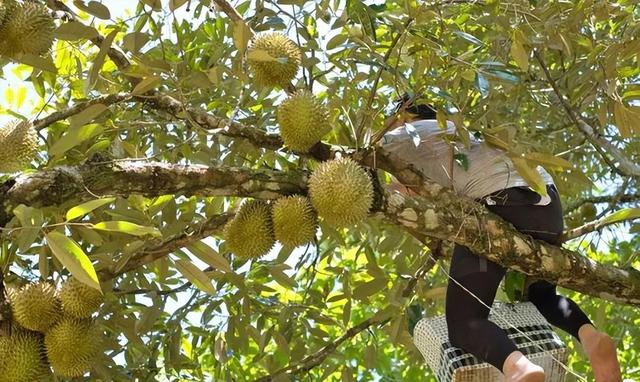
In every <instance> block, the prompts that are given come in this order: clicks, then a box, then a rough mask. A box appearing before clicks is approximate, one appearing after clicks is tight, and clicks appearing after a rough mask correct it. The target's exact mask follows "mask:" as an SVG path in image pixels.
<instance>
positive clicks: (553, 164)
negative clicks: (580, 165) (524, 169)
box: [524, 153, 573, 171]
mask: <svg viewBox="0 0 640 382" xmlns="http://www.w3.org/2000/svg"><path fill="white" fill-rule="evenodd" d="M524 157H525V158H526V159H527V160H528V161H529V162H534V163H537V164H539V165H541V166H543V167H546V168H549V169H552V170H558V171H562V170H564V169H567V168H572V167H573V166H572V165H571V162H569V161H568V160H566V159H562V158H559V157H557V156H554V155H550V154H545V153H527V154H525V155H524Z"/></svg>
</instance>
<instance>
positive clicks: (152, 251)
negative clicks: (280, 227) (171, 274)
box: [98, 214, 233, 282]
mask: <svg viewBox="0 0 640 382" xmlns="http://www.w3.org/2000/svg"><path fill="white" fill-rule="evenodd" d="M232 217H233V214H221V215H216V216H213V217H211V218H210V219H208V220H207V221H206V222H204V224H202V225H201V226H200V227H198V228H197V229H195V230H192V232H185V233H183V234H182V235H180V236H178V237H175V238H171V239H169V240H166V241H164V242H162V243H160V244H158V245H156V246H155V247H153V248H146V249H144V250H143V251H140V252H138V253H136V254H135V255H134V256H132V257H131V259H129V261H128V262H127V263H126V264H125V265H124V266H122V267H121V268H120V269H117V270H111V269H102V270H100V272H99V274H98V276H99V278H100V280H101V281H103V282H104V281H108V280H111V279H114V278H116V277H118V276H120V275H123V274H125V273H127V272H131V271H134V270H136V269H138V268H140V267H142V266H144V265H147V264H151V263H153V262H154V261H156V260H158V259H161V258H163V257H165V256H168V255H169V254H171V253H173V252H175V251H177V250H178V249H180V248H184V247H188V246H189V245H190V244H192V243H195V242H197V241H200V240H202V239H204V238H207V237H209V236H211V235H213V234H215V233H219V232H220V230H221V229H222V227H224V225H225V224H226V223H227V221H229V219H231V218H232Z"/></svg>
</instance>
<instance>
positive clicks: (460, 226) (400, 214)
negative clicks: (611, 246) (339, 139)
mask: <svg viewBox="0 0 640 382" xmlns="http://www.w3.org/2000/svg"><path fill="white" fill-rule="evenodd" d="M355 157H356V158H358V159H359V160H360V161H361V162H363V163H366V164H367V165H373V164H376V165H377V166H378V167H380V168H382V169H384V170H385V171H388V172H389V173H391V174H393V175H394V176H395V177H396V178H398V179H399V180H400V181H401V182H402V183H403V184H404V185H406V186H407V187H409V188H411V189H412V190H413V191H415V192H416V193H417V194H418V195H419V196H416V197H403V196H401V195H400V194H399V193H395V194H393V195H390V196H388V197H387V199H386V202H387V205H386V207H385V208H384V209H383V211H382V212H383V213H384V214H385V215H386V216H387V217H388V218H389V219H390V220H391V221H393V222H395V223H396V224H399V225H400V226H403V227H404V228H405V229H406V230H407V232H409V233H411V234H412V235H413V236H415V237H416V238H417V239H418V240H421V241H423V242H425V243H426V237H431V238H437V239H442V240H446V241H450V242H454V243H456V244H460V245H464V246H466V247H468V248H469V249H471V251H473V253H476V254H478V255H479V256H483V257H486V258H487V259H489V260H491V261H493V262H496V263H498V264H500V265H502V266H504V267H506V268H509V269H513V270H516V271H520V272H522V273H525V274H528V275H531V276H536V277H538V278H542V279H545V280H548V281H550V282H553V283H555V284H557V285H560V286H563V287H566V288H570V289H573V290H576V291H578V292H582V293H585V294H589V295H591V296H595V297H601V298H605V299H608V300H611V301H619V302H623V303H627V304H633V305H640V272H639V271H638V270H635V269H633V268H629V269H620V268H615V267H613V266H609V265H604V264H599V263H597V262H595V261H593V260H591V259H589V258H587V257H585V256H582V255H580V254H579V253H576V252H572V251H569V250H566V249H563V248H560V247H556V246H553V245H550V244H547V243H544V242H541V241H536V240H534V239H533V238H531V237H530V236H527V235H524V234H522V233H520V232H518V231H517V230H516V229H515V228H514V227H513V226H512V225H511V224H510V223H508V222H506V221H504V220H503V219H502V218H500V217H499V216H497V215H495V214H493V213H491V212H490V211H489V210H487V209H486V208H484V206H482V205H480V204H479V203H477V202H475V201H473V200H471V199H469V198H467V197H464V196H462V195H458V194H456V193H454V192H452V191H451V190H448V189H446V188H444V187H442V186H440V185H439V184H437V183H434V182H432V181H430V180H428V179H426V178H425V177H424V176H423V175H422V174H421V173H420V172H419V171H417V170H416V169H415V168H414V167H413V166H412V165H411V164H410V163H407V162H404V161H402V160H400V159H399V158H398V157H397V156H396V155H393V154H388V153H385V152H382V151H377V152H373V151H361V152H359V153H358V154H357V155H356V156H355Z"/></svg>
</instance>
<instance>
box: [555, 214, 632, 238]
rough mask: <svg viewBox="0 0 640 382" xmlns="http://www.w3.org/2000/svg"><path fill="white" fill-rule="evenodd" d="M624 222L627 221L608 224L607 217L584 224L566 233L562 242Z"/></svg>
mask: <svg viewBox="0 0 640 382" xmlns="http://www.w3.org/2000/svg"><path fill="white" fill-rule="evenodd" d="M634 219H636V218H635V217H634V218H630V219H626V221H629V220H634ZM623 221H625V220H618V221H615V222H607V221H606V217H604V218H601V219H597V220H594V221H592V222H589V223H587V224H584V225H582V226H580V227H577V228H574V229H572V230H569V231H566V232H565V233H563V234H562V239H561V240H562V241H568V240H571V239H575V238H576V237H580V236H582V235H586V234H588V233H591V232H595V231H599V230H601V229H603V228H604V227H607V226H610V225H613V224H618V223H622V222H623Z"/></svg>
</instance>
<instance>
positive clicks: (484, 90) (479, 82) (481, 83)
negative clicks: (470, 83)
mask: <svg viewBox="0 0 640 382" xmlns="http://www.w3.org/2000/svg"><path fill="white" fill-rule="evenodd" d="M476 88H477V89H478V90H479V91H480V94H481V95H482V98H487V97H488V96H489V81H487V78H486V77H485V76H483V75H482V73H480V72H478V73H476Z"/></svg>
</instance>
